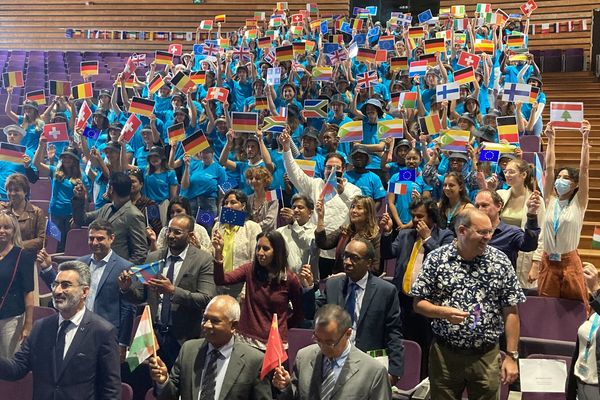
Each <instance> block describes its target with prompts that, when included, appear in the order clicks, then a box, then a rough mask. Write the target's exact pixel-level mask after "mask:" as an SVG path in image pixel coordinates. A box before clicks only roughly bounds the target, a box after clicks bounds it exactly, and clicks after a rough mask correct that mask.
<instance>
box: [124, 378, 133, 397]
mask: <svg viewBox="0 0 600 400" xmlns="http://www.w3.org/2000/svg"><path fill="white" fill-rule="evenodd" d="M121 400H133V389H132V388H131V386H129V385H128V384H126V383H125V382H121Z"/></svg>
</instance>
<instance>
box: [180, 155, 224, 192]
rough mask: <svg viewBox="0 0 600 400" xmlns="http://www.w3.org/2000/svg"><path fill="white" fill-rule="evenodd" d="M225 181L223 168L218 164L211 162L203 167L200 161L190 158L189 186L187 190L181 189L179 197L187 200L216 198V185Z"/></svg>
mask: <svg viewBox="0 0 600 400" xmlns="http://www.w3.org/2000/svg"><path fill="white" fill-rule="evenodd" d="M225 181H227V174H226V173H225V168H223V167H222V166H221V164H219V163H218V162H213V163H212V164H210V165H209V166H205V165H204V163H203V162H202V161H201V160H198V159H196V158H195V157H191V158H190V186H189V187H188V188H187V189H183V187H182V188H181V195H182V196H183V197H186V198H188V199H193V198H196V197H198V196H205V197H213V198H216V197H217V194H218V192H219V190H218V185H222V184H224V183H225Z"/></svg>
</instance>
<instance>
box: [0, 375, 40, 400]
mask: <svg viewBox="0 0 600 400" xmlns="http://www.w3.org/2000/svg"><path fill="white" fill-rule="evenodd" d="M0 393H2V396H1V397H2V400H23V399H32V398H33V374H32V373H31V372H30V373H28V374H27V375H25V377H24V378H23V379H21V380H18V381H15V382H9V381H3V380H0Z"/></svg>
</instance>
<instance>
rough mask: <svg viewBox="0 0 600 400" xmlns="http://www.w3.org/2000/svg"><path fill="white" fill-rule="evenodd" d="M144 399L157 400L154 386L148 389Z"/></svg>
mask: <svg viewBox="0 0 600 400" xmlns="http://www.w3.org/2000/svg"><path fill="white" fill-rule="evenodd" d="M144 400H156V397H155V396H154V389H153V388H150V389H148V391H147V392H146V396H144Z"/></svg>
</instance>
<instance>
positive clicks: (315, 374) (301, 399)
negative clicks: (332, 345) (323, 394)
mask: <svg viewBox="0 0 600 400" xmlns="http://www.w3.org/2000/svg"><path fill="white" fill-rule="evenodd" d="M322 368H323V353H321V351H320V350H319V346H318V345H316V344H312V345H310V346H308V347H305V348H303V349H300V351H298V355H297V356H296V363H295V364H294V371H293V372H292V382H291V384H290V385H289V386H288V387H287V388H286V390H285V391H284V392H282V393H281V394H280V395H279V396H278V397H277V398H278V399H280V400H318V399H320V390H321V384H322V383H323V378H322V376H323V371H322ZM391 398H392V389H391V387H390V384H389V381H388V377H387V372H386V370H385V367H384V366H383V365H381V364H380V363H379V361H377V360H375V359H373V358H371V357H370V356H368V355H366V354H365V353H363V352H362V351H360V350H358V349H357V348H356V347H354V346H352V349H351V350H350V354H349V355H348V358H347V359H346V362H345V363H344V366H343V367H342V370H341V371H340V376H339V377H338V379H337V381H336V382H335V386H334V387H333V393H332V395H331V400H347V399H349V400H350V399H356V400H358V399H360V400H391Z"/></svg>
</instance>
